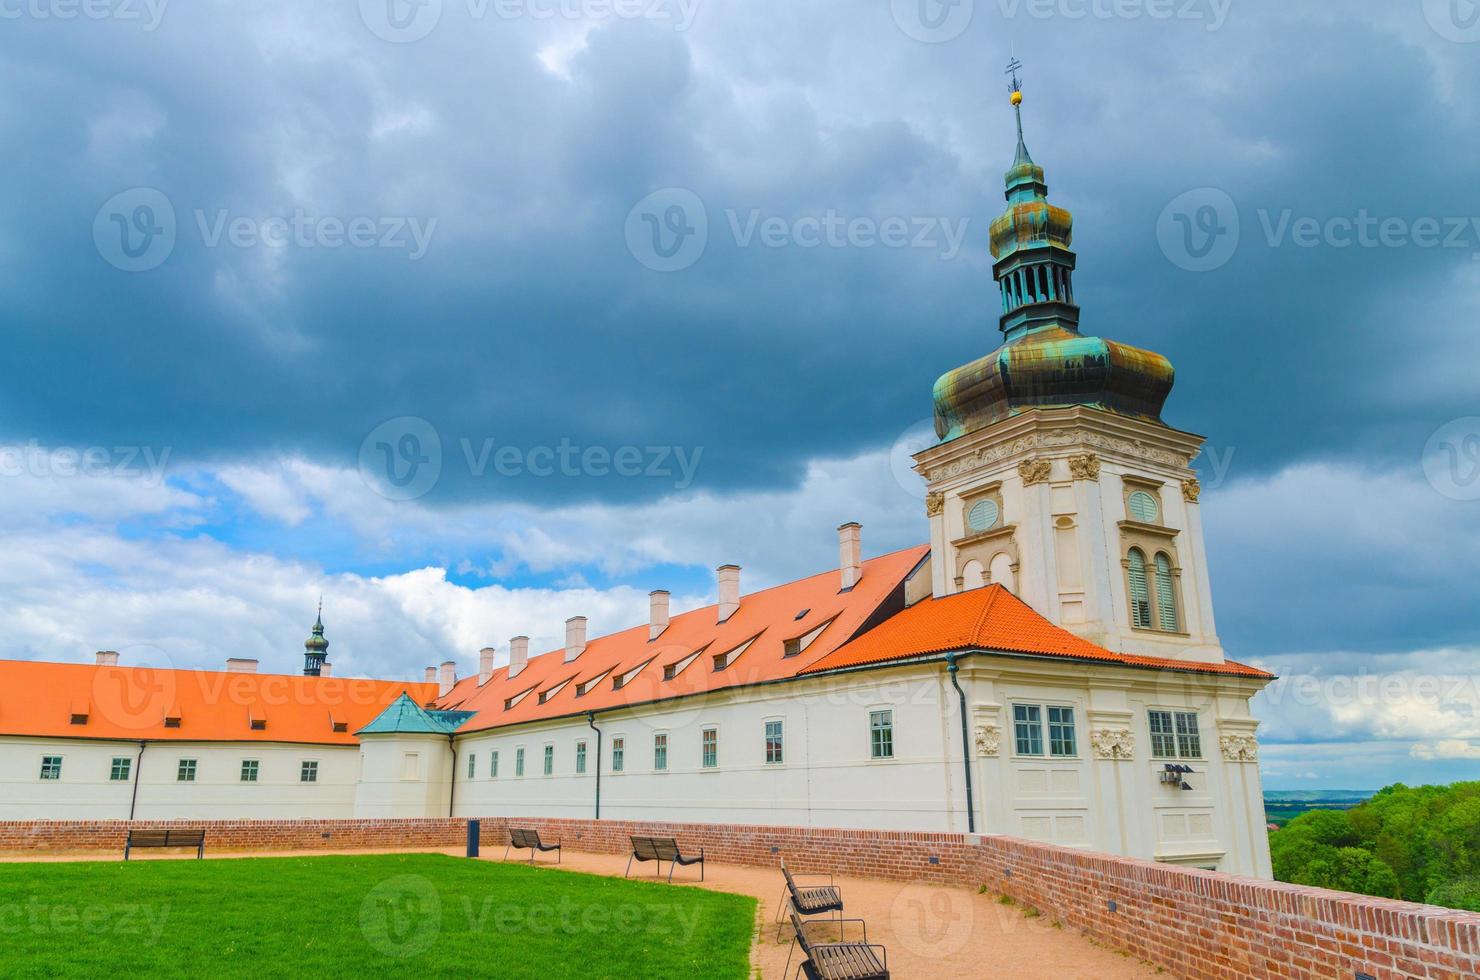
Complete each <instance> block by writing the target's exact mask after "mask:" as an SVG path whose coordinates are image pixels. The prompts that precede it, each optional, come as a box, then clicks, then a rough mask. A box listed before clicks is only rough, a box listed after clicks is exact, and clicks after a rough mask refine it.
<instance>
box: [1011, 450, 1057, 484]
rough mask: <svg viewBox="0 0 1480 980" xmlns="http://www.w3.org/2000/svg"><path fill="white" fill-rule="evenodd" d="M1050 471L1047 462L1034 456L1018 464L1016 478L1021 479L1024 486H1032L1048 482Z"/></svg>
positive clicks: (1051, 467)
mask: <svg viewBox="0 0 1480 980" xmlns="http://www.w3.org/2000/svg"><path fill="white" fill-rule="evenodd" d="M1052 469H1053V466H1052V464H1051V463H1050V462H1049V461H1048V460H1046V459H1039V458H1038V457H1036V456H1035V457H1033V458H1031V459H1025V460H1023V461H1022V462H1021V463H1018V476H1020V477H1022V478H1023V485H1024V486H1032V485H1033V484H1035V483H1046V482H1048V474H1049V472H1050V471H1051V470H1052Z"/></svg>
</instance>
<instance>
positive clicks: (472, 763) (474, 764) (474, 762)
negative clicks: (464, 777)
mask: <svg viewBox="0 0 1480 980" xmlns="http://www.w3.org/2000/svg"><path fill="white" fill-rule="evenodd" d="M477 776H478V757H477V756H476V755H474V754H473V753H471V752H469V753H468V778H469V779H475V778H477Z"/></svg>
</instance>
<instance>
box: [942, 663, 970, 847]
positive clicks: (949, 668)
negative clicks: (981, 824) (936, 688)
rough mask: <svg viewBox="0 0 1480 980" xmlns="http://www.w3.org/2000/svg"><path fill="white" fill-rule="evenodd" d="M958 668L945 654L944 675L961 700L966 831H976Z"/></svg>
mask: <svg viewBox="0 0 1480 980" xmlns="http://www.w3.org/2000/svg"><path fill="white" fill-rule="evenodd" d="M959 669H960V668H959V667H958V666H957V664H956V655H955V654H954V653H948V654H946V675H947V676H948V677H950V679H951V686H952V687H954V688H955V689H956V696H957V697H958V698H959V699H960V701H961V764H962V766H964V767H965V769H966V832H967V833H969V834H974V833H976V803H975V801H974V800H973V799H972V795H971V733H970V731H969V730H968V726H967V724H966V692H965V691H963V690H961V682H960V681H959V680H957V678H956V672H957V671H958V670H959Z"/></svg>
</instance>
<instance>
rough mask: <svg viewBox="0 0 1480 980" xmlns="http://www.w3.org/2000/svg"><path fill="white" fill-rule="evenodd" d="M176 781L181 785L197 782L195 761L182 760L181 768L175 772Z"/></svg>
mask: <svg viewBox="0 0 1480 980" xmlns="http://www.w3.org/2000/svg"><path fill="white" fill-rule="evenodd" d="M175 781H176V782H181V783H193V782H195V760H194V759H181V760H180V765H179V767H178V768H177V769H176V770H175Z"/></svg>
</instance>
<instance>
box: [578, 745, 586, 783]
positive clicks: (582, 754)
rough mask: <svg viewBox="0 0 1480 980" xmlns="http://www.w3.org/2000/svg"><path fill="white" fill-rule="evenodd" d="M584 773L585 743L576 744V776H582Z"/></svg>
mask: <svg viewBox="0 0 1480 980" xmlns="http://www.w3.org/2000/svg"><path fill="white" fill-rule="evenodd" d="M585 772H586V743H585V742H577V743H576V775H577V776H582V775H585Z"/></svg>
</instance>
